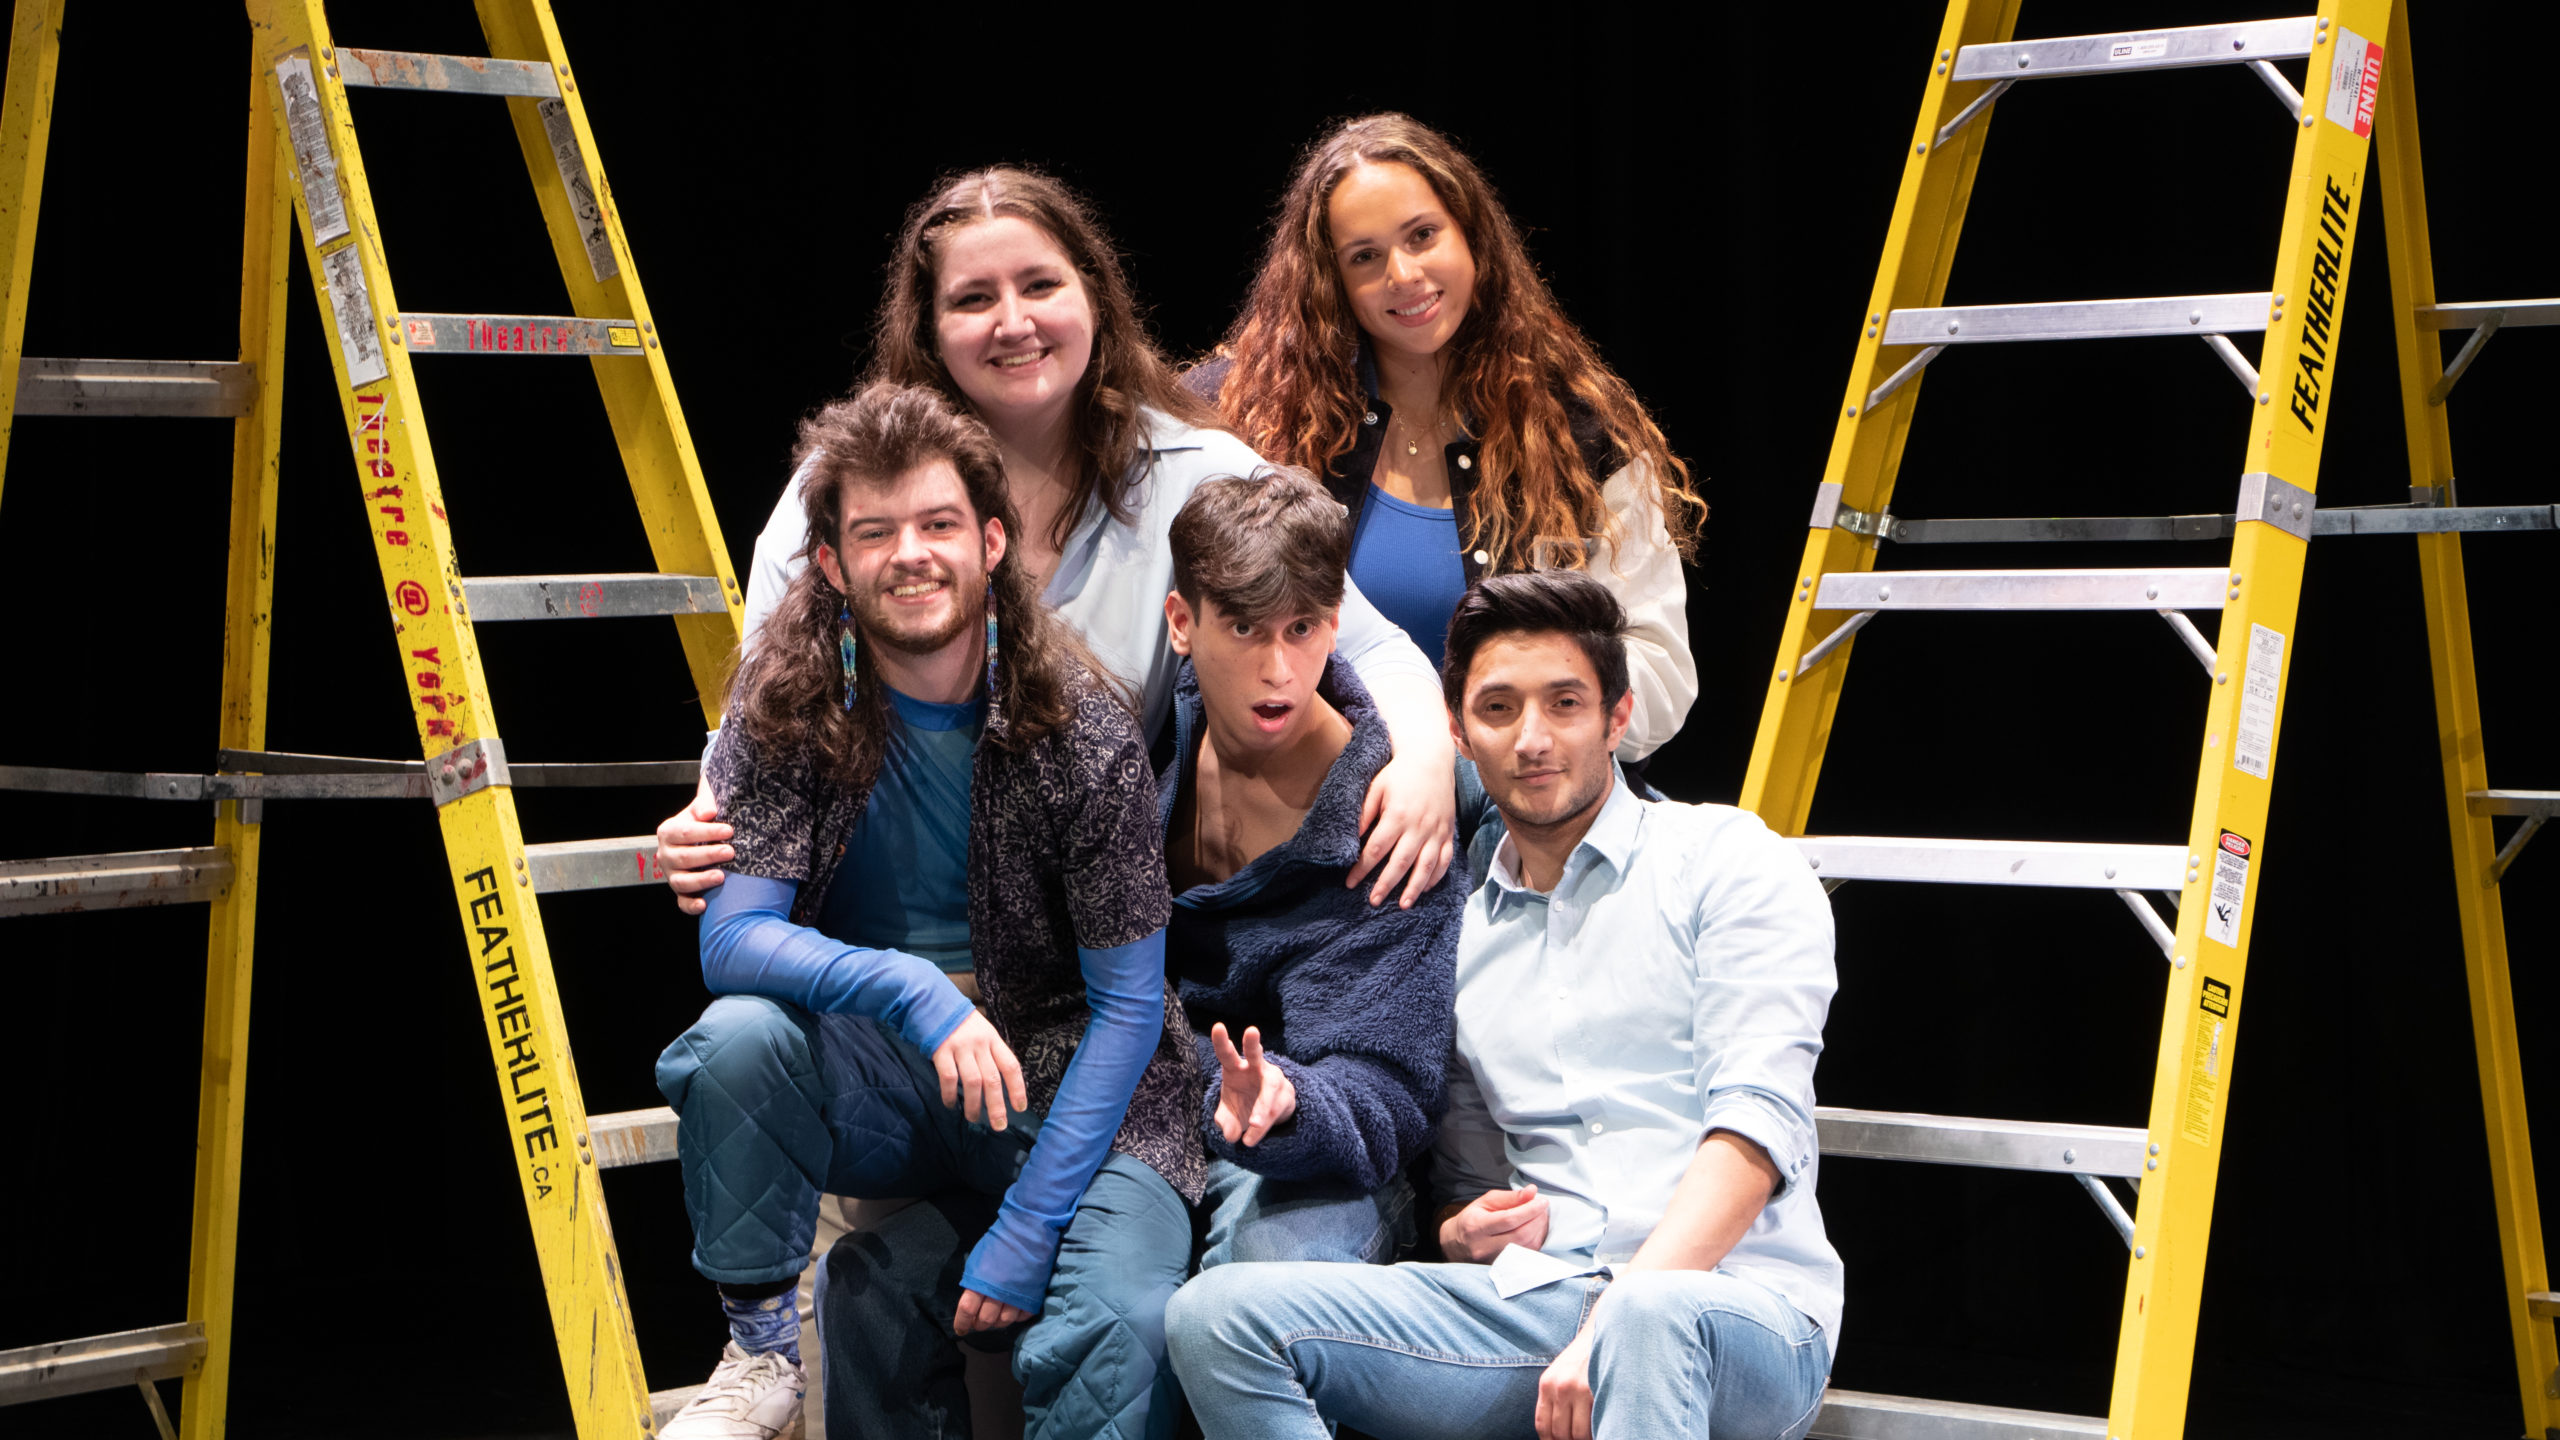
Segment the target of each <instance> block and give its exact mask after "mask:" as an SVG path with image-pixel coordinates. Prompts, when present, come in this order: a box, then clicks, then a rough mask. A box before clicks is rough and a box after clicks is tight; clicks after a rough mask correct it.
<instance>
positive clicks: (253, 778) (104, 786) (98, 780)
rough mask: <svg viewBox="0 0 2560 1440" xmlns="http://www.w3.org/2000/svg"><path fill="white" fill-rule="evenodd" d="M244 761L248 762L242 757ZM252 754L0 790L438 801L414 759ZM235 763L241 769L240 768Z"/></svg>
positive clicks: (643, 778) (633, 769) (553, 779)
mask: <svg viewBox="0 0 2560 1440" xmlns="http://www.w3.org/2000/svg"><path fill="white" fill-rule="evenodd" d="M244 757H245V758H244ZM260 758H261V757H259V756H258V755H257V754H256V752H252V751H226V752H224V755H223V759H222V762H221V763H222V764H223V767H224V769H225V770H263V771H266V772H267V773H265V774H258V775H240V774H216V775H182V774H170V773H166V772H160V771H144V772H140V773H137V772H134V771H129V770H57V769H52V768H50V767H47V766H42V765H0V790H31V791H37V792H41V793H45V794H53V795H94V796H100V797H103V798H107V799H118V800H181V801H206V800H432V799H435V798H437V796H436V792H435V789H434V787H433V786H432V785H431V784H430V783H429V782H428V779H427V770H426V766H425V765H424V764H422V763H420V762H419V761H415V760H411V761H408V762H406V763H405V764H403V763H401V762H398V761H380V760H347V761H343V762H341V763H342V764H343V765H344V766H346V767H347V768H345V769H341V770H325V769H317V768H304V769H286V768H284V767H282V766H273V767H271V766H268V765H264V764H261V763H259V760H260ZM273 758H275V759H279V760H295V759H300V760H331V759H335V758H336V757H334V756H326V755H308V756H277V757H273ZM235 760H241V761H242V763H238V764H234V763H233V762H234V761H235ZM701 776H702V762H701V761H699V760H632V761H613V762H606V763H602V764H547V765H543V764H537V765H510V766H509V767H508V776H507V783H508V784H510V785H512V786H514V787H516V788H517V789H519V790H538V789H543V788H550V789H554V790H561V789H598V788H606V787H616V786H632V785H686V786H690V785H693V784H696V783H698V782H699V781H700V779H701Z"/></svg>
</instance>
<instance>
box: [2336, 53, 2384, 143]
mask: <svg viewBox="0 0 2560 1440" xmlns="http://www.w3.org/2000/svg"><path fill="white" fill-rule="evenodd" d="M2381 98H2382V47H2381V46H2379V45H2376V44H2374V43H2373V42H2372V41H2370V40H2367V39H2366V38H2364V37H2363V36H2361V35H2359V34H2357V33H2356V32H2354V31H2353V30H2349V29H2347V28H2346V27H2345V26H2343V25H2342V26H2340V27H2338V48H2337V51H2336V52H2335V53H2334V54H2333V55H2331V56H2330V58H2329V123H2330V124H2332V125H2335V126H2338V127H2339V128H2341V129H2344V130H2348V131H2352V132H2354V134H2355V137H2356V138H2357V139H2359V140H2362V139H2364V138H2365V137H2366V136H2368V135H2371V134H2372V133H2373V106H2374V102H2375V101H2377V100H2379V99H2381Z"/></svg>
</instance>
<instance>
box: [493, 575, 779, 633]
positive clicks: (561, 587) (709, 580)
mask: <svg viewBox="0 0 2560 1440" xmlns="http://www.w3.org/2000/svg"><path fill="white" fill-rule="evenodd" d="M462 593H463V597H464V598H465V599H466V600H467V601H469V602H470V605H471V618H472V619H473V620H476V621H479V622H481V623H483V624H486V623H489V622H492V621H499V620H616V619H623V618H627V617H629V616H634V615H718V614H722V613H724V612H725V611H727V610H728V608H729V603H728V601H727V600H726V599H725V598H723V595H722V590H721V585H720V577H719V576H717V575H660V574H656V573H654V572H650V571H645V570H644V571H636V572H626V573H623V574H615V575H485V576H482V577H480V578H478V579H472V580H465V581H463V582H462Z"/></svg>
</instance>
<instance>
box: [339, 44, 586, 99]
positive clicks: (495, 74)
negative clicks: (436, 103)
mask: <svg viewBox="0 0 2560 1440" xmlns="http://www.w3.org/2000/svg"><path fill="white" fill-rule="evenodd" d="M338 68H339V70H340V71H341V72H342V74H341V78H342V80H343V82H344V83H345V85H346V87H347V88H348V89H350V90H441V91H443V92H444V93H446V94H448V95H522V96H525V97H527V98H528V99H535V100H557V99H559V98H560V82H559V80H558V79H556V78H555V77H554V76H553V75H552V73H551V67H550V66H549V65H547V64H544V63H543V62H542V61H540V60H491V59H487V58H484V57H482V56H478V55H423V54H420V53H418V52H416V51H413V50H350V49H347V48H345V47H343V46H341V47H340V48H339V50H338ZM561 70H562V72H563V73H566V72H567V70H568V67H567V66H565V65H564V66H562V67H561Z"/></svg>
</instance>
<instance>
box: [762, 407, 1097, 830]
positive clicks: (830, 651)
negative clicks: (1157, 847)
mask: <svg viewBox="0 0 2560 1440" xmlns="http://www.w3.org/2000/svg"><path fill="white" fill-rule="evenodd" d="M793 460H794V464H795V466H796V467H797V468H798V471H799V473H800V476H801V479H800V504H801V507H802V508H803V509H804V510H806V511H807V512H808V516H809V530H808V534H807V535H806V536H805V537H804V538H803V539H802V540H801V543H800V550H799V552H798V553H799V558H800V560H801V562H802V568H801V571H800V573H799V575H798V576H796V577H795V578H794V579H793V580H792V582H791V584H790V586H789V588H787V589H785V590H784V591H783V592H782V599H781V601H780V603H778V604H776V605H775V606H774V609H773V613H772V614H771V615H770V616H768V617H766V619H765V622H764V626H763V628H762V629H760V630H758V631H757V632H756V636H755V642H754V644H752V645H751V646H749V647H748V649H747V651H746V654H745V656H744V658H743V659H742V660H741V661H740V662H739V665H738V672H737V676H736V678H735V679H733V680H732V681H731V682H730V685H729V708H728V713H727V715H726V716H725V717H724V719H723V722H722V723H723V724H725V725H734V726H737V727H738V728H739V729H741V730H742V731H743V732H744V738H745V739H747V740H749V741H750V742H752V743H753V744H754V745H755V746H756V747H757V749H758V750H760V751H762V752H764V753H768V754H775V755H796V754H803V753H807V754H811V755H813V756H814V757H816V766H817V768H818V770H819V771H820V773H822V774H825V775H827V776H828V777H829V778H830V779H832V780H834V781H836V782H838V783H840V784H844V785H848V786H853V787H861V786H867V785H869V784H870V783H871V782H872V780H873V779H874V778H875V777H877V776H878V774H879V771H880V762H881V759H882V758H883V756H884V755H885V754H886V753H887V746H888V735H889V728H888V725H889V700H888V696H887V695H886V694H884V693H883V691H884V689H885V687H884V686H882V685H881V684H880V683H879V680H878V678H877V676H876V675H873V674H872V673H871V670H870V667H868V666H860V662H859V661H858V660H857V662H856V663H857V665H858V666H860V669H859V672H858V675H857V680H858V682H859V690H860V694H859V696H858V698H857V699H856V700H855V702H854V704H853V706H852V708H851V709H847V708H846V706H845V703H844V674H843V669H842V666H841V664H840V662H839V660H838V658H837V653H836V635H837V630H838V620H837V616H838V615H839V614H840V613H841V612H842V611H843V609H844V606H845V600H844V594H843V592H842V591H839V590H838V589H836V587H835V586H834V585H833V584H832V583H830V582H829V581H828V579H827V572H826V571H825V570H824V569H823V568H821V567H820V566H819V565H818V563H817V556H818V547H819V546H820V545H822V544H823V545H830V546H832V545H834V544H836V543H837V540H836V537H837V534H838V532H839V530H840V529H841V526H842V520H843V516H844V488H845V486H846V485H848V484H881V483H885V482H888V481H891V480H895V479H896V478H897V477H899V476H901V475H904V474H906V473H908V472H909V471H911V470H914V469H915V468H917V467H918V466H920V465H928V464H931V463H932V462H934V461H936V460H947V461H949V462H950V464H951V468H953V469H954V470H957V471H958V472H959V473H960V481H961V484H962V485H963V486H965V487H966V488H967V490H968V492H969V504H970V506H971V508H973V509H974V510H975V511H976V512H977V520H978V522H979V523H980V524H981V525H983V524H984V523H985V522H986V521H988V520H995V521H997V522H999V523H1001V524H1002V525H1003V526H1004V527H1005V533H1006V534H1007V535H1012V534H1013V533H1015V530H1014V526H1015V523H1016V522H1015V518H1014V513H1013V500H1012V497H1011V495H1010V493H1009V492H1008V491H1007V490H1006V489H1005V481H1004V456H1003V454H1002V453H1001V452H1000V451H998V450H997V449H996V442H995V437H994V436H992V435H990V434H988V433H987V427H986V426H985V425H984V424H982V423H980V422H979V420H978V419H977V418H976V417H975V416H973V415H971V414H969V412H968V411H966V410H964V409H961V408H959V407H958V406H955V405H952V404H950V403H949V402H948V401H946V400H945V399H944V398H943V397H942V396H941V395H939V394H937V393H935V392H934V391H932V390H929V389H926V388H924V387H922V386H914V385H892V384H889V383H887V382H885V381H884V382H875V383H873V384H870V385H867V386H864V387H863V388H862V390H861V391H860V392H859V393H857V394H855V395H853V396H852V397H850V398H848V399H844V400H838V401H836V402H834V403H833V404H830V405H828V406H826V407H825V408H824V409H821V410H819V411H818V412H817V413H816V414H814V415H811V416H810V417H808V418H807V419H805V420H803V421H801V422H800V444H799V448H798V450H797V452H796V453H795V454H794V456H793ZM988 579H989V581H990V583H991V584H992V585H993V587H994V590H995V605H996V625H997V630H998V632H999V633H998V638H997V649H998V652H999V654H998V658H997V662H996V670H995V694H994V696H993V697H991V698H992V700H993V702H994V703H993V704H991V705H990V707H989V709H988V714H987V729H986V739H987V741H988V742H989V743H991V744H994V745H997V746H999V747H1001V748H1003V749H1006V750H1012V751H1020V750H1023V749H1026V748H1028V747H1029V746H1031V745H1033V744H1035V743H1037V742H1038V741H1039V740H1040V739H1041V738H1042V737H1043V736H1046V735H1047V734H1049V733H1050V732H1051V731H1053V730H1055V729H1057V728H1058V727H1060V726H1062V725H1064V724H1066V723H1067V721H1068V720H1069V718H1070V717H1072V716H1073V715H1074V713H1075V704H1076V692H1077V688H1078V686H1077V682H1076V678H1075V675H1074V672H1075V671H1076V670H1077V669H1082V670H1084V671H1086V672H1087V673H1088V674H1089V675H1090V676H1092V677H1093V682H1092V683H1094V684H1096V685H1098V686H1100V687H1101V688H1102V689H1103V690H1104V691H1105V692H1106V693H1110V694H1112V695H1113V696H1114V697H1115V698H1117V699H1120V700H1122V701H1123V702H1124V703H1125V701H1126V698H1127V697H1126V696H1123V695H1120V694H1119V693H1118V690H1117V689H1116V687H1115V686H1114V685H1113V683H1112V682H1111V681H1110V680H1109V679H1108V678H1107V677H1108V672H1106V671H1104V670H1103V668H1102V667H1101V665H1100V664H1099V663H1098V662H1096V661H1095V660H1094V659H1093V657H1092V655H1091V653H1090V652H1089V651H1087V650H1086V649H1085V646H1084V642H1083V641H1082V640H1080V639H1079V638H1077V636H1076V633H1075V631H1074V630H1073V629H1072V628H1071V627H1069V626H1067V625H1065V624H1063V623H1061V622H1060V621H1059V620H1058V619H1057V617H1056V616H1055V615H1053V614H1051V613H1050V610H1049V607H1048V606H1047V605H1046V604H1044V603H1042V601H1041V599H1040V596H1039V593H1038V592H1037V591H1036V590H1034V589H1033V588H1032V585H1031V581H1030V578H1029V572H1028V571H1026V570H1025V569H1023V567H1021V566H1019V565H1008V564H1001V563H1000V564H998V565H997V566H996V568H995V571H994V573H993V574H991V575H990V576H989V577H988ZM861 653H862V654H864V655H870V654H876V653H877V647H876V646H868V647H862V648H861Z"/></svg>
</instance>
